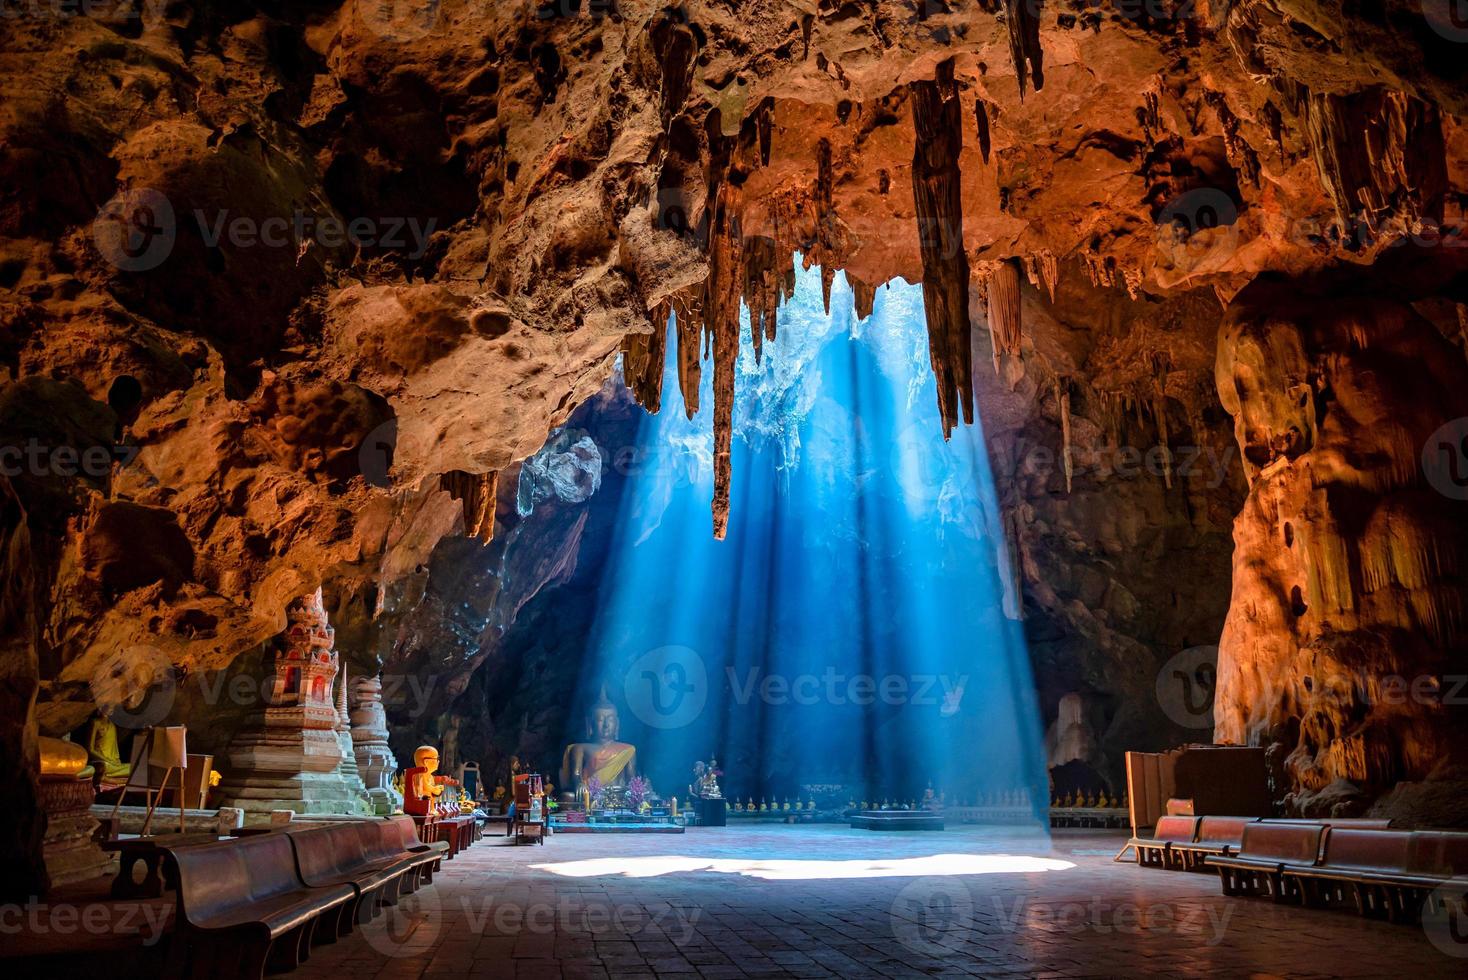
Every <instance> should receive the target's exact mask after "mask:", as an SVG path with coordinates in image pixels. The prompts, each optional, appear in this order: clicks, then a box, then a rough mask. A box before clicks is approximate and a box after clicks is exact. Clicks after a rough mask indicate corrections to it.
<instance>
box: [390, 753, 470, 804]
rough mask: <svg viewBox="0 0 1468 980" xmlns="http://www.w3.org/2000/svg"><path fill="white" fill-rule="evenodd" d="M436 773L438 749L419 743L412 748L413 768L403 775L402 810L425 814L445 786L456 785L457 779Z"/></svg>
mask: <svg viewBox="0 0 1468 980" xmlns="http://www.w3.org/2000/svg"><path fill="white" fill-rule="evenodd" d="M437 773H438V749H436V748H434V747H433V746H431V745H420V746H418V748H416V749H414V750H413V768H412V769H409V770H408V771H407V773H406V775H405V777H404V780H403V782H404V784H405V786H406V789H404V791H403V812H404V813H412V814H416V815H418V816H427V815H428V814H429V813H432V812H433V810H434V808H435V807H436V806H437V805H438V798H439V797H440V796H441V795H443V790H444V787H445V786H457V785H459V783H458V780H455V779H450V778H449V777H448V776H440V775H437Z"/></svg>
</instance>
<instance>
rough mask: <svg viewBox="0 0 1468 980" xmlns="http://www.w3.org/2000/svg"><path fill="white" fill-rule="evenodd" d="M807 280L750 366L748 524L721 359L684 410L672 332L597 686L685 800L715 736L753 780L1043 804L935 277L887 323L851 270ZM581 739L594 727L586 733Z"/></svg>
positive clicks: (587, 681)
mask: <svg viewBox="0 0 1468 980" xmlns="http://www.w3.org/2000/svg"><path fill="white" fill-rule="evenodd" d="M831 307H832V310H833V313H832V314H831V315H829V316H827V315H826V314H825V313H824V312H823V310H822V305H821V296H820V275H819V271H818V270H815V269H812V270H808V271H805V272H801V273H799V274H798V275H797V286H796V294H795V296H794V298H793V299H792V300H791V301H790V302H789V303H787V304H786V305H785V307H784V308H782V310H781V315H780V324H781V331H780V336H779V338H778V339H777V340H776V341H774V342H773V343H771V344H767V346H766V350H765V355H764V358H763V361H762V363H760V364H756V363H755V361H754V357H753V351H752V346H751V342H750V339H749V336H748V322H747V317H746V320H745V324H744V328H745V342H744V345H743V348H744V349H743V350H742V351H741V356H740V361H739V364H738V367H737V373H736V403H735V411H734V425H735V436H736V438H735V440H734V445H733V455H734V459H733V463H734V486H733V492H732V497H733V499H732V507H731V519H730V525H729V533H728V537H727V539H726V540H724V541H722V542H721V541H716V540H714V539H713V537H712V534H711V530H710V527H711V525H710V516H709V506H708V502H709V499H710V497H711V496H712V490H713V477H712V450H713V435H712V421H711V420H712V404H713V391H712V383H711V378H712V371H711V370H708V369H705V371H704V372H703V386H702V389H701V391H700V398H699V404H700V406H701V408H700V411H699V412H698V413H697V415H696V416H695V417H694V418H693V419H692V420H689V419H687V418H686V416H685V413H684V408H683V404H682V398H681V395H680V393H679V391H678V386H677V380H676V361H675V351H674V346H675V345H674V343H673V340H672V338H671V337H670V339H669V345H668V346H669V359H668V362H667V365H666V367H665V372H664V405H663V410H662V412H661V413H659V414H658V415H656V416H647V417H645V418H644V419H643V420H642V422H641V424H640V426H639V431H638V436H637V441H638V445H637V446H636V451H635V453H634V454H633V470H632V472H630V473H629V475H628V481H627V486H626V489H625V490H624V493H623V496H622V499H621V504H620V506H621V517H620V519H619V521H618V524H617V530H616V532H615V537H614V540H613V542H612V545H611V549H610V551H609V559H608V564H607V569H606V572H605V579H604V582H603V587H602V589H601V592H600V595H599V604H600V607H599V609H598V611H597V616H596V627H595V629H594V632H593V634H592V635H591V636H590V637H589V638H588V650H587V656H586V657H585V658H584V663H585V665H586V667H585V670H586V675H585V677H584V685H583V687H584V688H585V691H584V692H583V697H585V698H594V697H595V695H596V692H597V691H598V690H599V689H600V687H601V685H603V684H605V685H606V686H607V688H608V691H609V693H610V694H611V696H612V698H613V700H614V701H616V702H618V703H619V704H625V706H626V709H630V710H626V709H624V710H623V712H622V714H623V732H622V737H623V739H624V740H626V741H630V742H633V743H635V744H637V745H638V747H639V758H640V759H641V762H642V770H643V772H645V773H647V774H649V775H650V776H651V777H652V780H653V784H654V786H655V787H656V788H657V789H658V790H659V791H660V792H661V793H662V794H663V795H664V796H669V795H679V794H680V793H681V791H682V790H683V789H684V787H685V785H686V783H687V778H688V777H687V774H688V772H689V769H690V767H691V765H692V763H693V761H694V760H695V759H700V758H702V759H707V758H708V757H709V756H710V755H711V754H714V755H717V757H718V759H719V760H720V764H721V768H723V769H724V770H725V773H726V775H725V778H724V784H725V790H726V793H727V794H728V795H731V796H737V797H738V798H740V799H743V798H753V799H755V800H758V799H760V798H761V797H765V798H771V799H784V798H795V797H797V796H798V794H799V793H800V792H801V787H802V786H803V785H806V784H816V783H820V784H839V785H844V786H847V787H849V792H850V794H851V796H852V798H853V799H854V800H858V801H860V800H866V801H869V802H873V803H876V802H880V801H881V800H882V799H884V798H886V799H893V800H904V801H905V800H908V799H918V798H920V797H921V795H922V793H923V791H924V790H925V789H926V788H927V787H928V786H929V785H931V786H932V787H933V788H934V789H935V791H937V792H941V793H943V794H945V795H946V796H947V797H948V799H949V802H957V801H967V802H984V801H986V800H990V801H1005V802H1008V803H1011V804H1015V803H1019V802H1020V801H1021V800H1022V799H1023V800H1024V801H1026V802H1027V804H1028V805H1029V806H1030V807H1031V809H1032V811H1033V813H1034V814H1035V816H1036V820H1038V819H1039V815H1040V814H1041V813H1042V812H1043V807H1044V803H1045V799H1046V795H1047V794H1046V781H1045V771H1044V763H1043V758H1042V748H1041V746H1042V739H1041V731H1040V725H1039V719H1038V709H1037V705H1036V699H1035V694H1034V687H1033V682H1032V679H1031V676H1030V667H1029V662H1028V656H1027V653H1026V650H1025V645H1024V637H1023V631H1022V629H1021V627H1020V624H1019V623H1018V622H1017V621H1015V620H1014V619H1011V618H1010V617H1009V616H1007V615H1006V614H1005V610H1004V606H1005V597H1006V595H1007V592H1006V582H1007V576H1008V575H1009V574H1010V573H1009V570H1008V567H1007V565H1008V557H1007V556H1008V549H1007V547H1006V544H1005V538H1004V534H1003V529H1002V524H1001V519H1000V511H999V507H998V503H997V499H996V496H995V492H994V484H993V478H992V474H991V472H990V469H989V460H988V454H987V452H986V451H985V447H984V437H983V429H982V424H981V423H980V424H975V425H973V426H970V427H960V428H959V429H957V430H956V431H955V433H954V435H953V438H952V440H951V441H950V442H946V443H945V442H944V440H943V438H942V427H941V425H940V423H939V420H938V417H937V410H936V407H935V405H934V399H933V397H932V386H933V383H934V381H933V376H932V371H931V368H930V366H929V363H928V351H927V342H926V333H925V328H924V320H923V312H922V299H921V290H920V288H919V287H917V286H909V285H905V284H898V285H895V286H893V287H891V288H889V289H885V290H881V291H879V293H878V296H877V303H876V307H875V309H874V311H873V314H872V316H870V317H869V318H868V319H867V320H866V321H863V322H860V323H857V322H855V318H854V316H853V315H852V314H851V312H850V311H851V308H852V304H851V293H850V289H849V287H848V286H847V285H846V282H845V279H844V277H843V276H837V278H836V283H835V285H834V287H833V295H832V298H831ZM573 734H575V735H576V737H578V738H579V737H580V733H579V732H576V733H573Z"/></svg>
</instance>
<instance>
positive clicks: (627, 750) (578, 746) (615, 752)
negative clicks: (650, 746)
mask: <svg viewBox="0 0 1468 980" xmlns="http://www.w3.org/2000/svg"><path fill="white" fill-rule="evenodd" d="M620 730H621V722H620V720H619V719H618V717H617V707H616V705H614V704H612V702H611V701H609V700H607V692H606V688H602V692H601V697H600V698H599V699H598V700H597V702H596V704H594V705H592V706H591V711H590V713H589V714H588V716H587V719H586V741H585V742H573V743H572V744H570V745H568V746H566V752H565V754H564V755H563V756H562V758H561V773H560V777H561V786H562V788H563V789H564V790H567V791H568V792H570V793H571V799H576V798H578V797H581V796H583V795H584V792H585V791H587V790H588V784H589V783H590V782H591V780H592V779H593V778H594V779H596V781H597V783H598V784H599V785H600V786H602V787H603V788H607V787H612V786H617V787H624V786H626V785H627V784H628V783H629V782H630V781H632V780H633V779H635V778H637V749H636V748H634V747H633V746H631V745H628V744H627V743H625V742H619V741H617V735H618V734H619V733H620Z"/></svg>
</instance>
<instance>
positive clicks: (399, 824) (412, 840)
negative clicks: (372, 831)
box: [382, 813, 422, 852]
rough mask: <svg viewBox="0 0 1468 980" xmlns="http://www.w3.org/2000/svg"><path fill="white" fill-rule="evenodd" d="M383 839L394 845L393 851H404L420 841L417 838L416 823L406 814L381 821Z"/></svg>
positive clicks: (415, 845)
mask: <svg viewBox="0 0 1468 980" xmlns="http://www.w3.org/2000/svg"><path fill="white" fill-rule="evenodd" d="M382 823H383V824H384V825H385V826H384V827H383V840H385V841H388V842H390V843H392V844H393V845H394V848H395V852H400V851H406V850H408V849H409V848H412V847H417V846H418V845H419V844H421V843H422V841H420V840H419V839H418V823H417V821H415V820H414V819H413V818H412V817H410V816H408V815H407V814H405V813H404V814H398V815H397V816H392V817H388V818H387V819H386V820H384V821H382Z"/></svg>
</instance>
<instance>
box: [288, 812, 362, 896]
mask: <svg viewBox="0 0 1468 980" xmlns="http://www.w3.org/2000/svg"><path fill="white" fill-rule="evenodd" d="M287 836H288V837H290V841H291V844H292V846H294V848H295V851H296V870H297V871H298V872H300V875H301V880H302V881H304V882H305V883H306V884H308V885H317V884H323V883H325V882H328V881H335V880H337V879H339V878H341V877H343V876H345V875H350V874H351V873H352V872H353V871H355V870H356V869H357V868H359V867H361V866H362V865H363V864H366V863H367V858H366V855H365V853H364V850H363V847H362V835H361V834H360V833H359V832H358V831H357V828H356V827H355V826H353V825H352V824H349V823H345V824H333V825H331V826H328V827H311V828H310V829H302V830H291V831H288V832H287Z"/></svg>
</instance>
